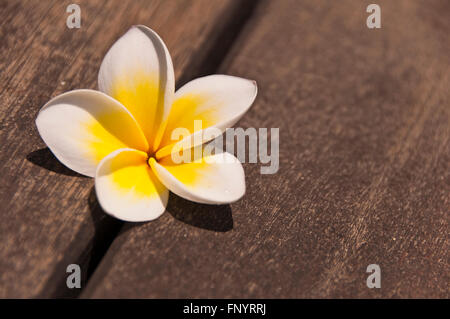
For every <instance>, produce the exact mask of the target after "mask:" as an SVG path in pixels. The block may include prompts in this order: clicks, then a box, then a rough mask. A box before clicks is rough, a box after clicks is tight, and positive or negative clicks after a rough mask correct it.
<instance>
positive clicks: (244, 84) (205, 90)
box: [156, 75, 257, 158]
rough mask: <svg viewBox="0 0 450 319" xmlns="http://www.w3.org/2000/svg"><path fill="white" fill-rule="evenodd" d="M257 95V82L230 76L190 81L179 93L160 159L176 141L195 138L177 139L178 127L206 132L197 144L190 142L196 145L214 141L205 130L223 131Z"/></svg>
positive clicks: (244, 110)
mask: <svg viewBox="0 0 450 319" xmlns="http://www.w3.org/2000/svg"><path fill="white" fill-rule="evenodd" d="M256 94H257V86H256V82H255V81H251V80H247V79H243V78H238V77H234V76H228V75H210V76H205V77H202V78H198V79H196V80H193V81H191V82H189V83H187V84H186V85H184V86H183V87H182V88H180V89H179V90H178V91H177V92H176V93H175V100H174V103H173V105H172V109H171V111H170V114H169V118H168V123H167V125H166V129H165V132H164V135H163V138H162V140H161V146H160V148H159V150H158V153H157V155H156V156H157V158H162V157H164V156H167V155H168V154H170V152H171V149H172V148H173V146H174V143H176V142H178V143H180V144H183V143H184V142H185V141H187V140H190V139H191V138H192V136H188V137H182V138H180V139H179V140H173V139H172V133H173V132H174V130H175V129H177V128H186V129H187V130H188V131H189V132H190V133H191V134H193V133H196V134H200V135H203V136H202V137H201V138H200V140H198V139H196V138H194V139H193V140H194V144H193V145H190V146H191V147H193V146H197V145H199V143H200V144H201V143H205V142H207V141H208V140H211V137H210V135H209V134H202V132H204V131H205V130H207V129H218V130H219V131H221V132H223V131H224V130H225V129H226V128H228V127H232V126H233V125H234V124H235V123H236V122H237V121H238V120H239V119H240V118H241V117H242V116H243V115H244V113H245V112H246V111H247V110H248V109H249V108H250V106H251V105H252V103H253V101H254V100H255V98H256ZM195 121H201V128H200V129H199V128H198V127H195ZM197 126H198V125H197ZM195 141H199V142H198V143H197V142H195Z"/></svg>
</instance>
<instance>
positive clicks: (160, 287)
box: [82, 0, 450, 298]
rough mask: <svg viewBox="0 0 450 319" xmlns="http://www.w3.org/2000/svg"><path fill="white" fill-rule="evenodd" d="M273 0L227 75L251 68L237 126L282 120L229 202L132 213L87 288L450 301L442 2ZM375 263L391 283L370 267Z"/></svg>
mask: <svg viewBox="0 0 450 319" xmlns="http://www.w3.org/2000/svg"><path fill="white" fill-rule="evenodd" d="M377 3H379V4H380V6H381V8H382V28H381V29H379V30H370V29H368V28H367V26H366V18H367V16H368V14H367V13H366V5H367V4H365V3H364V2H361V1H349V0H348V1H339V4H337V3H336V4H335V3H333V5H332V4H331V3H330V1H325V0H322V1H298V0H286V1H266V2H264V4H262V5H260V6H259V7H258V8H257V10H256V12H255V14H254V15H253V18H252V19H251V20H250V22H249V23H248V24H247V25H246V28H245V29H244V31H243V34H241V36H240V37H239V40H238V42H237V43H236V44H235V45H234V46H233V50H232V53H230V55H228V57H227V60H226V62H225V63H224V64H223V66H222V67H221V68H220V70H219V71H220V72H223V73H227V74H233V75H238V76H243V77H246V78H251V79H255V80H257V82H258V84H259V96H258V98H257V100H256V102H255V104H254V106H253V107H252V109H251V110H250V111H249V113H248V114H246V115H245V116H244V118H243V119H242V120H241V121H240V123H239V126H240V127H244V128H247V127H256V128H259V127H268V128H270V127H279V128H280V170H279V172H278V173H277V174H274V175H265V176H263V175H261V174H260V171H259V166H258V165H255V164H246V165H245V172H246V180H247V194H246V195H245V197H244V198H243V199H242V200H241V201H239V202H237V203H235V204H232V205H231V206H220V207H214V206H206V205H197V204H192V203H189V202H187V201H184V200H181V199H179V198H177V197H175V196H171V198H170V199H169V207H168V209H167V211H168V213H166V214H164V215H163V216H162V217H161V218H160V219H158V220H157V221H155V222H150V223H146V224H142V225H137V226H136V225H132V224H127V225H126V226H125V227H124V229H123V231H122V232H121V234H120V236H119V237H117V238H116V240H115V241H114V242H113V244H112V245H111V247H110V249H109V250H108V252H107V254H106V255H105V257H104V259H103V260H102V262H101V263H100V265H99V267H98V268H97V270H96V272H95V273H94V275H93V277H92V278H91V281H90V282H89V284H88V287H87V288H86V290H85V291H84V292H83V294H82V297H86V298H88V297H108V298H111V297H125V298H132V297H151V298H154V297H174V298H178V297H181V298H198V297H213V298H216V297H219V298H229V297H232V298H242V297H255V298H260V297H265V298H279V297H289V298H292V297H359V298H360V297H446V298H448V297H449V293H448V282H449V277H448V276H449V264H448V261H449V254H448V250H449V249H448V248H449V245H448V244H449V242H448V236H447V234H448V213H449V212H448V209H449V199H450V198H449V196H450V195H449V194H450V186H449V180H450V179H449V177H450V176H449V171H450V170H449V162H450V161H449V160H450V143H449V139H450V125H449V116H450V108H449V102H450V100H449V96H450V92H449V90H448V87H449V84H450V83H449V74H450V72H449V71H450V68H449V65H450V61H449V56H448V52H449V49H450V44H449V42H448V33H449V32H450V24H449V21H448V15H447V14H445V13H448V12H449V10H450V3H449V2H448V1H439V0H437V1H427V2H426V3H425V2H420V1H377ZM369 264H378V265H380V267H381V274H382V276H381V278H382V287H381V289H368V287H367V286H366V278H367V276H368V274H367V273H366V268H367V266H368V265H369Z"/></svg>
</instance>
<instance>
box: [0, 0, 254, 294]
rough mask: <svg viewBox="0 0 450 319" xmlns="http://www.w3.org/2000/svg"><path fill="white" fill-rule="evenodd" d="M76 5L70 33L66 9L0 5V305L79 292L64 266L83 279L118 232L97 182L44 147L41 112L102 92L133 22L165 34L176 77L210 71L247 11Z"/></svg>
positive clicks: (130, 2) (230, 5)
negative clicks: (68, 98) (103, 66)
mask: <svg viewBox="0 0 450 319" xmlns="http://www.w3.org/2000/svg"><path fill="white" fill-rule="evenodd" d="M76 3H77V4H79V5H80V7H81V28H80V29H68V28H67V27H66V18H67V16H68V13H66V6H67V5H68V4H69V3H68V2H67V1H53V2H51V1H41V0H39V1H38V0H33V1H31V0H30V1H19V0H9V1H1V3H0V18H1V19H0V23H1V24H0V56H1V57H2V58H1V59H0V83H2V84H1V88H0V142H1V144H0V145H1V146H0V147H1V150H0V162H1V163H2V165H1V167H0V176H1V178H2V183H1V184H0V204H1V214H2V222H1V223H0V242H1V245H0V297H2V298H3V297H35V296H39V297H52V296H56V297H61V296H70V295H73V294H76V293H77V291H76V290H75V291H69V290H68V289H67V288H66V286H65V278H66V276H67V274H66V272H65V271H66V267H67V265H68V264H71V263H77V264H80V265H81V266H82V274H83V280H85V279H86V276H87V274H88V273H89V272H90V271H92V268H93V265H95V263H96V259H99V258H101V251H102V250H103V249H106V247H107V245H108V240H109V241H110V240H112V238H114V236H115V234H116V233H117V231H118V229H119V228H120V226H121V223H120V222H118V221H116V220H113V219H112V218H109V217H108V216H106V215H105V214H104V213H103V212H102V211H101V209H100V208H99V206H98V203H97V201H96V199H95V194H94V192H93V191H92V186H93V181H92V180H91V179H88V178H82V177H80V176H78V175H77V174H74V173H73V172H71V171H70V170H68V169H66V168H65V167H64V166H62V165H61V164H59V163H58V162H57V160H56V159H55V158H54V157H53V156H52V155H51V153H50V152H49V151H48V149H46V148H45V145H44V143H43V142H42V141H41V139H40V138H39V136H38V133H37V130H36V128H35V124H34V120H35V117H36V114H37V112H38V110H39V108H40V107H41V106H42V105H43V104H44V103H45V102H47V101H48V100H49V99H50V98H51V97H53V96H55V95H57V94H60V93H62V92H63V91H67V90H71V89H75V88H96V87H97V72H98V69H99V67H100V63H101V61H102V58H103V56H104V54H105V53H106V51H107V50H108V48H109V47H110V46H111V45H112V44H113V43H114V41H115V40H116V39H117V38H118V37H119V36H121V35H122V34H123V33H125V32H126V31H127V29H128V28H129V27H130V26H131V25H134V24H145V25H148V26H150V27H151V28H153V29H154V30H156V31H157V32H158V33H159V34H160V35H161V36H162V38H163V39H164V40H165V42H166V44H167V46H168V47H169V50H170V52H171V54H172V57H173V60H174V65H175V70H176V76H177V77H178V78H180V77H182V76H193V75H194V74H196V73H197V72H201V70H205V71H206V69H204V68H205V67H206V68H207V67H208V65H209V64H210V63H213V62H211V61H213V60H214V56H213V58H212V60H211V56H212V53H213V51H212V49H213V48H215V47H216V46H217V44H218V43H221V45H222V46H223V45H226V43H227V42H229V41H232V37H233V32H231V33H230V32H229V31H230V30H234V25H235V24H236V23H237V22H236V21H239V19H240V17H241V15H242V12H244V11H245V10H244V9H245V8H247V7H248V5H242V3H240V2H236V1H231V0H230V1H228V0H226V1H214V2H212V1H209V0H196V1H144V0H142V1H136V0H115V1H107V0H103V1H102V0H98V1H92V0H89V1H87V0H84V1H76ZM225 30H226V31H227V33H224V31H225ZM221 54H222V53H221ZM219 56H220V54H219ZM216 58H217V57H216ZM202 63H206V66H202Z"/></svg>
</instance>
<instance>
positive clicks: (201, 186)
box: [149, 152, 245, 204]
mask: <svg viewBox="0 0 450 319" xmlns="http://www.w3.org/2000/svg"><path fill="white" fill-rule="evenodd" d="M149 162H150V165H151V167H152V169H153V170H154V172H155V174H156V176H157V177H158V178H159V179H160V181H161V182H162V183H163V184H164V185H165V186H166V187H167V188H168V189H169V190H170V191H171V192H173V193H175V194H177V195H178V196H180V197H183V198H185V199H188V200H191V201H194V202H198V203H204V204H226V203H232V202H235V201H237V200H238V199H240V198H241V197H242V196H244V194H245V176H244V169H243V168H242V165H241V163H240V162H239V160H238V159H237V158H235V157H234V156H233V155H231V154H229V153H226V152H225V153H221V154H216V155H209V156H205V157H203V158H202V159H201V161H197V162H192V163H182V164H174V162H173V161H172V159H171V157H170V156H169V157H165V158H163V159H161V160H160V161H159V162H156V161H155V159H154V158H151V159H150V161H149Z"/></svg>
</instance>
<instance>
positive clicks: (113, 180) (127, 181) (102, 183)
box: [95, 149, 169, 222]
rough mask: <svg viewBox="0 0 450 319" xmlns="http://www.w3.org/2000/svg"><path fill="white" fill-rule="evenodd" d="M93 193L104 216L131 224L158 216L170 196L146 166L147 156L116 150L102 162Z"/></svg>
mask: <svg viewBox="0 0 450 319" xmlns="http://www.w3.org/2000/svg"><path fill="white" fill-rule="evenodd" d="M95 191H96V193H97V198H98V201H99V203H100V205H101V206H102V208H103V209H104V210H105V212H106V213H108V214H110V215H112V216H114V217H116V218H118V219H121V220H125V221H131V222H143V221H149V220H153V219H155V218H158V217H159V216H161V214H162V213H164V211H165V208H166V205H167V199H168V196H169V192H168V190H167V188H166V187H164V185H162V184H161V183H160V181H159V180H158V179H157V178H156V176H155V174H154V173H153V172H152V170H151V169H150V167H149V166H148V163H147V154H146V153H144V152H140V151H136V150H132V149H120V150H117V151H115V152H113V153H111V154H110V155H108V156H107V157H105V158H104V159H103V160H102V161H101V163H100V164H99V166H98V168H97V173H96V176H95Z"/></svg>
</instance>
